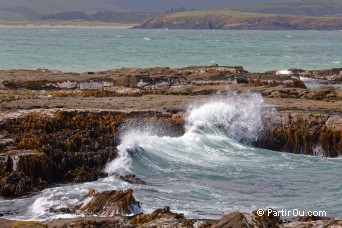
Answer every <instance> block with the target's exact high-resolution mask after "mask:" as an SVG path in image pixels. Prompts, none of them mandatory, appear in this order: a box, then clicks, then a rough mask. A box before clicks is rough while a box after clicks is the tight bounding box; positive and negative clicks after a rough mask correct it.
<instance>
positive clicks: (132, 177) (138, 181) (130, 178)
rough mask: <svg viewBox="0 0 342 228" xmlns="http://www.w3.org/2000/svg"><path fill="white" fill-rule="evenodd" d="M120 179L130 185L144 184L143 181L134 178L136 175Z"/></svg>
mask: <svg viewBox="0 0 342 228" xmlns="http://www.w3.org/2000/svg"><path fill="white" fill-rule="evenodd" d="M120 179H121V180H123V181H126V182H128V183H131V184H146V182H145V181H143V180H141V179H140V178H138V177H136V175H134V174H128V175H126V176H120Z"/></svg>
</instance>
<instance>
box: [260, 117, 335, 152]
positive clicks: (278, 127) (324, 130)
mask: <svg viewBox="0 0 342 228" xmlns="http://www.w3.org/2000/svg"><path fill="white" fill-rule="evenodd" d="M264 123H265V129H264V131H263V132H262V134H261V135H260V137H259V139H258V142H256V146H259V147H262V148H267V149H271V150H276V151H285V152H290V153H298V154H307V155H315V156H323V157H338V156H341V155H342V118H341V116H338V115H328V114H315V113H304V112H295V113H289V112H287V113H269V114H267V115H266V116H265V117H264Z"/></svg>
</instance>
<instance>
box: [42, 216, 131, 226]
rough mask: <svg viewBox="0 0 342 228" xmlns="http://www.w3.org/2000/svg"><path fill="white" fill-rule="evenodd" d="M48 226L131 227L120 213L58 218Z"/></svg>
mask: <svg viewBox="0 0 342 228" xmlns="http://www.w3.org/2000/svg"><path fill="white" fill-rule="evenodd" d="M47 226H48V227H61V228H62V227H63V228H64V227H75V228H81V227H84V228H90V227H92V228H93V227H99V228H131V227H132V226H131V225H130V224H129V220H128V218H126V217H124V216H120V215H115V216H113V217H107V218H99V217H85V218H72V219H56V220H53V221H50V222H48V223H47Z"/></svg>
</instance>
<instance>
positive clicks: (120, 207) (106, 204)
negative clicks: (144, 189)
mask: <svg viewBox="0 0 342 228" xmlns="http://www.w3.org/2000/svg"><path fill="white" fill-rule="evenodd" d="M75 210H76V211H77V212H79V213H82V214H87V215H98V216H113V215H116V214H121V215H126V214H139V213H142V208H141V206H140V203H139V202H138V201H136V199H135V197H134V196H133V190H132V189H127V190H125V191H123V190H113V191H105V192H101V193H95V194H94V195H92V196H90V198H89V196H86V197H85V198H84V199H82V200H81V201H80V202H79V203H78V205H77V206H76V207H75Z"/></svg>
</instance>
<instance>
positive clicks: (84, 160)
mask: <svg viewBox="0 0 342 228" xmlns="http://www.w3.org/2000/svg"><path fill="white" fill-rule="evenodd" d="M149 123H153V124H156V125H158V124H159V125H160V129H162V128H165V129H169V132H170V135H181V134H182V133H183V131H184V130H183V121H182V120H181V119H180V117H178V116H174V115H173V114H170V113H160V112H153V111H145V112H96V111H75V110H73V111H57V112H52V113H50V114H44V113H37V112H33V113H29V114H27V115H22V116H20V117H18V118H13V119H8V120H7V121H5V122H3V123H2V124H1V125H0V131H1V132H2V133H3V135H4V136H5V137H6V138H8V139H11V142H14V143H12V144H11V149H12V150H6V148H4V147H3V149H2V152H0V163H1V166H0V177H1V183H2V185H1V188H0V195H2V196H6V197H9V196H20V195H25V194H28V193H30V192H31V191H34V190H36V189H37V190H40V189H42V188H44V187H47V186H49V185H51V184H53V183H67V182H75V183H79V182H87V181H95V180H97V179H98V178H102V177H105V176H106V175H107V174H106V173H105V172H104V171H103V168H104V166H105V165H106V164H107V163H108V162H109V161H110V160H112V159H114V158H115V157H116V156H117V150H116V146H117V145H118V143H119V139H118V137H119V129H121V127H123V126H126V127H129V126H136V125H138V124H139V125H140V127H143V125H144V124H149ZM7 149H8V148H7ZM13 149H14V150H13ZM19 180H22V181H23V182H21V181H19Z"/></svg>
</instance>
